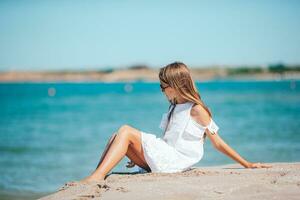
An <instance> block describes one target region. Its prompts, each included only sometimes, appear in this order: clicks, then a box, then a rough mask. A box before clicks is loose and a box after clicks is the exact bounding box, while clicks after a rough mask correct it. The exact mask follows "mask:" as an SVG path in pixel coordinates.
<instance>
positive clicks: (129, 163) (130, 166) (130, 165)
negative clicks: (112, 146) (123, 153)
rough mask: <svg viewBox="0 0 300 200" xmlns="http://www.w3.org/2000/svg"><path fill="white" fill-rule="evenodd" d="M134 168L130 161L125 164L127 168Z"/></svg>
mask: <svg viewBox="0 0 300 200" xmlns="http://www.w3.org/2000/svg"><path fill="white" fill-rule="evenodd" d="M134 166H135V164H134V162H133V161H131V160H130V161H128V162H127V165H126V167H127V168H132V167H134Z"/></svg>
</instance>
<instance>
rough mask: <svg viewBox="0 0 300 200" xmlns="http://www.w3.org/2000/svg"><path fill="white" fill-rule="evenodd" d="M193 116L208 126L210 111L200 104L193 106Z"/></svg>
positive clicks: (201, 123)
mask: <svg viewBox="0 0 300 200" xmlns="http://www.w3.org/2000/svg"><path fill="white" fill-rule="evenodd" d="M190 114H191V117H192V118H193V119H194V120H195V121H196V122H198V123H199V124H200V125H202V126H207V125H208V124H209V122H210V116H209V114H208V112H207V111H206V110H205V109H204V108H203V107H202V106H201V105H199V104H194V105H193V106H192V108H191V113H190Z"/></svg>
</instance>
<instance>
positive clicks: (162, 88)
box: [159, 84, 170, 92]
mask: <svg viewBox="0 0 300 200" xmlns="http://www.w3.org/2000/svg"><path fill="white" fill-rule="evenodd" d="M159 86H160V89H161V91H162V92H164V91H165V89H166V88H168V87H170V86H168V85H167V86H165V87H164V86H162V84H159Z"/></svg>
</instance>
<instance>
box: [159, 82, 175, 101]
mask: <svg viewBox="0 0 300 200" xmlns="http://www.w3.org/2000/svg"><path fill="white" fill-rule="evenodd" d="M160 88H161V91H162V92H164V93H165V95H166V97H167V98H168V100H169V101H170V100H171V99H173V98H174V97H176V96H177V94H176V90H175V89H173V88H172V87H171V86H170V85H167V84H165V83H163V82H160Z"/></svg>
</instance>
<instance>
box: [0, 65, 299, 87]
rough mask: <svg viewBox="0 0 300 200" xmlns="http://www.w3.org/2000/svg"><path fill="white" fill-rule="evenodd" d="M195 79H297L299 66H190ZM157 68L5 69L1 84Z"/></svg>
mask: <svg viewBox="0 0 300 200" xmlns="http://www.w3.org/2000/svg"><path fill="white" fill-rule="evenodd" d="M190 70H191V74H192V77H193V79H194V80H195V81H211V80H220V81H222V80H299V79H300V67H293V68H287V67H277V68H234V69H233V68H191V69H190ZM158 73H159V71H158V69H155V68H147V67H140V68H138V67H135V68H128V69H112V70H106V71H105V70H104V71H101V70H99V71H95V70H91V71H4V72H0V83H9V82H108V83H109V82H135V81H143V82H158V81H159V80H158Z"/></svg>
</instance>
